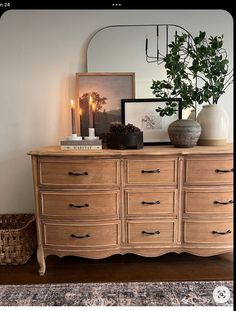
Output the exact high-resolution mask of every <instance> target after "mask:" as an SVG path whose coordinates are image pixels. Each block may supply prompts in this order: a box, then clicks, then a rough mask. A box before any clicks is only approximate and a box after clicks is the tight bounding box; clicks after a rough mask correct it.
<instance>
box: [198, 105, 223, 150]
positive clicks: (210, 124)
mask: <svg viewBox="0 0 236 311" xmlns="http://www.w3.org/2000/svg"><path fill="white" fill-rule="evenodd" d="M197 122H198V123H199V124H200V125H201V128H202V131H201V135H200V137H199V140H198V145H201V146H218V145H225V144H226V143H227V138H228V124H229V119H228V115H227V113H226V111H225V110H224V108H223V107H222V106H221V105H220V104H217V105H204V106H203V107H202V110H201V111H200V112H199V114H198V116H197Z"/></svg>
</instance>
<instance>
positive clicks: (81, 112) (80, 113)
mask: <svg viewBox="0 0 236 311" xmlns="http://www.w3.org/2000/svg"><path fill="white" fill-rule="evenodd" d="M82 114H83V110H82V109H81V108H80V109H79V115H80V116H82Z"/></svg>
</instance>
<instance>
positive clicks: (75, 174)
mask: <svg viewBox="0 0 236 311" xmlns="http://www.w3.org/2000/svg"><path fill="white" fill-rule="evenodd" d="M68 175H70V176H85V175H88V172H68Z"/></svg>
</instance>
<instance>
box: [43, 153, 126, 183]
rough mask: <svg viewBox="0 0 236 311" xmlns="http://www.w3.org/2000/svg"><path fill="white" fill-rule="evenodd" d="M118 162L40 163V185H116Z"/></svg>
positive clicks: (118, 171) (117, 181) (45, 161)
mask: <svg viewBox="0 0 236 311" xmlns="http://www.w3.org/2000/svg"><path fill="white" fill-rule="evenodd" d="M119 176H120V169H119V161H118V160H84V161H82V160H81V161H72V160H71V161H67V160H61V161H50V160H46V159H45V160H41V162H40V183H41V184H43V185H63V186H65V185H87V186H88V185H109V186H114V185H118V183H119Z"/></svg>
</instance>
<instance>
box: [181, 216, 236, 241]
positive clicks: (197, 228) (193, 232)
mask: <svg viewBox="0 0 236 311" xmlns="http://www.w3.org/2000/svg"><path fill="white" fill-rule="evenodd" d="M184 242H185V243H211V244H217V243H228V244H230V243H232V242H233V224H232V222H231V221H216V220H214V221H213V220H212V221H185V222H184Z"/></svg>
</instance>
